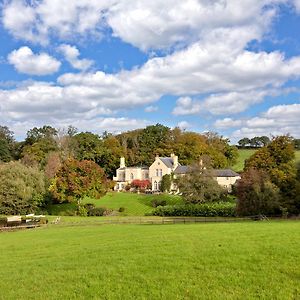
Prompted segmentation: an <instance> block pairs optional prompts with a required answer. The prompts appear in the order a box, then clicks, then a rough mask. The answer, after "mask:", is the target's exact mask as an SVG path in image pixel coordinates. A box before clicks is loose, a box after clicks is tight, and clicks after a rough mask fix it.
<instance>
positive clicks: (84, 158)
mask: <svg viewBox="0 0 300 300" xmlns="http://www.w3.org/2000/svg"><path fill="white" fill-rule="evenodd" d="M172 152H174V153H176V154H177V155H178V156H179V157H180V162H181V163H182V164H187V165H190V164H193V163H195V162H196V161H199V159H200V157H208V158H209V160H210V162H211V164H212V166H213V167H215V168H224V167H228V166H230V165H232V164H234V163H235V161H236V159H237V157H238V150H237V148H236V147H235V146H232V145H230V144H229V140H228V139H226V138H223V137H222V136H220V135H218V134H217V133H211V132H209V133H205V134H199V133H196V132H186V131H182V130H180V129H179V128H174V129H171V128H169V127H167V126H163V125H161V124H156V125H151V126H148V127H146V128H144V129H138V130H132V131H128V132H124V133H121V134H117V135H114V134H111V133H108V132H104V133H103V134H101V135H98V134H95V133H92V132H78V130H77V129H76V128H75V127H73V126H69V127H68V128H66V129H64V130H61V129H56V128H54V127H52V126H48V125H45V126H42V127H34V128H32V129H30V130H29V131H28V132H27V134H26V138H25V139H24V140H23V141H16V140H15V138H14V134H13V132H12V131H11V130H10V129H9V128H8V127H6V126H0V161H1V162H2V163H0V181H1V184H2V187H1V192H0V213H5V214H9V213H14V214H15V213H24V212H32V211H34V210H36V208H37V207H43V206H46V205H47V204H49V203H63V202H73V201H76V202H79V201H80V199H81V198H82V197H84V196H91V197H100V196H101V195H103V194H104V193H105V192H106V191H107V190H108V189H111V188H112V187H113V185H114V183H113V182H112V180H111V179H112V177H113V175H114V174H115V170H116V169H117V168H118V167H119V159H120V157H121V156H124V157H125V158H126V162H127V165H128V166H140V165H147V166H150V165H151V164H152V162H153V161H154V159H155V155H160V156H169V155H170V153H172ZM30 178H32V179H30ZM33 178H35V179H34V180H33ZM37 183H39V184H37ZM25 187H26V188H25ZM16 199H18V200H16ZM15 203H19V204H18V205H15Z"/></svg>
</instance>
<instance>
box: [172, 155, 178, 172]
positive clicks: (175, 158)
mask: <svg viewBox="0 0 300 300" xmlns="http://www.w3.org/2000/svg"><path fill="white" fill-rule="evenodd" d="M171 158H172V159H173V168H174V170H175V169H176V168H177V167H178V156H177V155H175V154H174V153H171Z"/></svg>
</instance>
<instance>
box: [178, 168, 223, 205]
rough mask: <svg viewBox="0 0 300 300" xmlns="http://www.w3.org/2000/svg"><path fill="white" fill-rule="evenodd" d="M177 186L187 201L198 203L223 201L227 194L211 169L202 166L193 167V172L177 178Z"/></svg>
mask: <svg viewBox="0 0 300 300" xmlns="http://www.w3.org/2000/svg"><path fill="white" fill-rule="evenodd" d="M177 186H178V188H179V190H180V192H181V194H182V197H183V199H184V201H185V202H186V203H189V204H198V203H206V202H217V201H221V200H222V199H223V198H224V196H225V195H226V193H227V192H226V190H225V189H223V188H222V187H221V186H220V185H219V184H218V182H217V181H216V180H215V179H214V178H213V176H212V174H211V172H210V170H207V169H204V168H203V167H202V166H195V167H193V168H191V172H190V173H188V174H186V175H185V176H182V177H179V178H178V179H177Z"/></svg>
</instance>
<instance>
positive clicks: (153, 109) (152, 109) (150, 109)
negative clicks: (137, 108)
mask: <svg viewBox="0 0 300 300" xmlns="http://www.w3.org/2000/svg"><path fill="white" fill-rule="evenodd" d="M155 111H158V107H157V106H154V105H150V106H147V107H146V108H145V112H148V113H150V112H155Z"/></svg>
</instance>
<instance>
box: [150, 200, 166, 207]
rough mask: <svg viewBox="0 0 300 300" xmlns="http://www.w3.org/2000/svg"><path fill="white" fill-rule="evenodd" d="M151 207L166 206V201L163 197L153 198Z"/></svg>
mask: <svg viewBox="0 0 300 300" xmlns="http://www.w3.org/2000/svg"><path fill="white" fill-rule="evenodd" d="M151 205H152V207H158V206H166V205H167V201H166V200H165V199H153V200H152V201H151Z"/></svg>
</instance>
